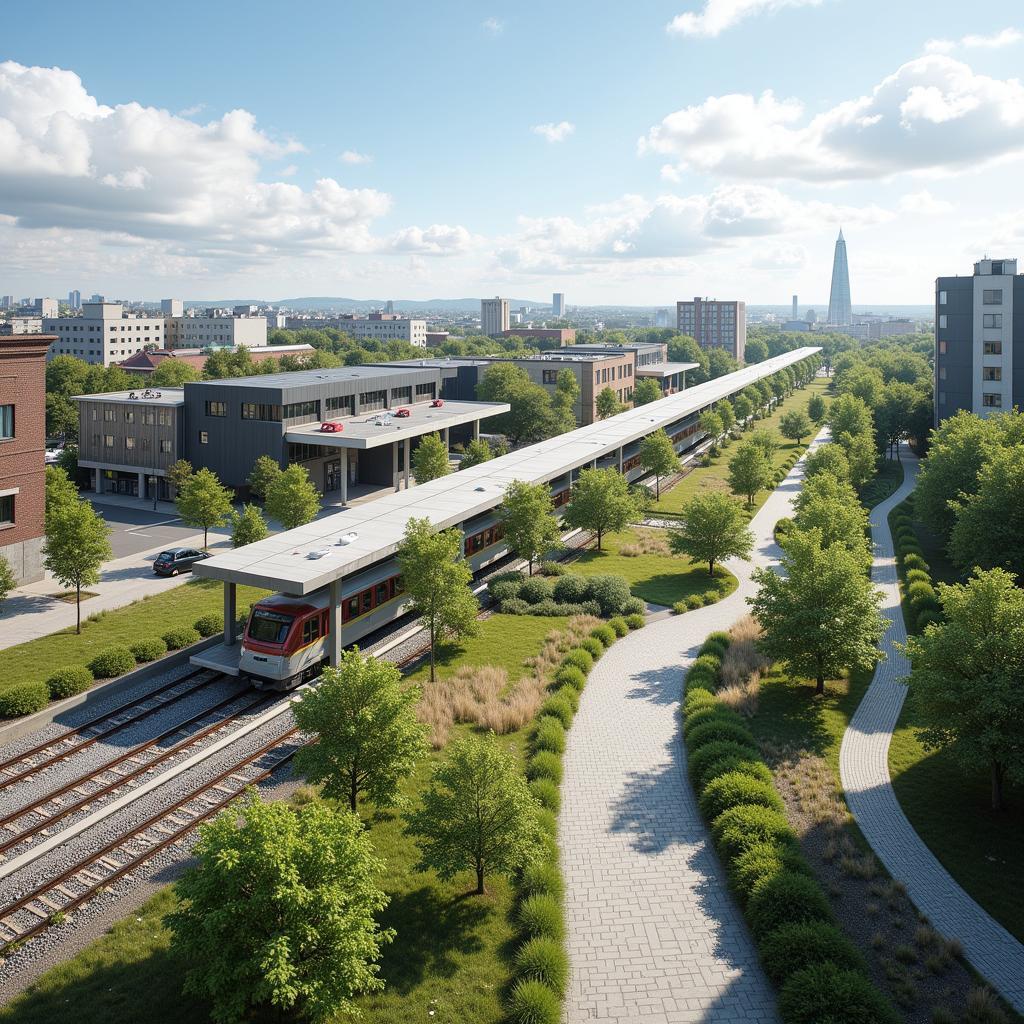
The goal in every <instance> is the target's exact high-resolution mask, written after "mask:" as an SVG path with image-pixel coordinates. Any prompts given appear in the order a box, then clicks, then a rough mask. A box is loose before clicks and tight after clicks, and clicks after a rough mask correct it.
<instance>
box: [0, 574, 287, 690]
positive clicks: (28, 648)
mask: <svg viewBox="0 0 1024 1024" xmlns="http://www.w3.org/2000/svg"><path fill="white" fill-rule="evenodd" d="M266 593H267V591H266V590H259V589H257V588H256V587H243V586H240V587H239V588H238V596H237V601H238V607H239V608H240V609H241V608H245V607H247V606H248V605H251V604H252V603H253V602H254V601H257V600H259V599H260V598H261V597H263V596H264V595H265V594H266ZM223 610H224V587H223V584H221V583H220V582H218V581H217V580H199V579H196V580H190V581H189V582H188V583H185V584H184V585H182V586H180V587H176V588H174V589H172V590H167V591H164V592H163V593H162V594H154V595H153V596H151V597H144V598H142V600H140V601H136V602H134V603H133V604H130V605H126V606H125V607H123V608H118V609H116V610H114V611H108V612H99V613H98V614H97V616H96V617H95V618H93V619H91V620H89V621H85V620H83V622H82V632H81V635H79V634H77V633H75V629H74V627H73V626H72V627H70V628H68V629H62V630H60V631H59V632H57V633H50V634H48V635H47V636H41V637H38V638H37V639H35V640H29V641H28V642H27V643H23V644H17V645H16V646H15V647H8V648H7V649H6V650H5V651H4V652H3V654H2V656H0V690H2V689H6V688H7V687H9V686H12V685H13V684H14V683H22V682H33V681H37V680H45V679H46V678H47V677H48V676H50V675H51V674H52V673H53V672H54V671H55V670H56V669H58V668H64V667H65V666H68V665H87V664H88V663H89V662H90V661H92V659H93V658H94V657H95V655H96V653H97V651H99V650H101V649H102V648H104V647H107V646H108V645H110V644H131V643H135V642H136V641H138V640H144V639H148V638H150V637H159V636H163V634H164V633H166V632H167V631H168V630H169V629H174V628H175V627H179V626H191V625H192V623H193V622H195V621H196V619H198V618H199V617H200V616H202V615H211V614H220V613H221V612H222V611H223Z"/></svg>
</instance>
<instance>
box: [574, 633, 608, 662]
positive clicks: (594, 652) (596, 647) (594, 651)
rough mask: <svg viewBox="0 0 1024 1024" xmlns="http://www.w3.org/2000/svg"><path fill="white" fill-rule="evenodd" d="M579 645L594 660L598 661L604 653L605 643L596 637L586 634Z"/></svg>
mask: <svg viewBox="0 0 1024 1024" xmlns="http://www.w3.org/2000/svg"><path fill="white" fill-rule="evenodd" d="M579 645H580V647H582V648H583V650H585V651H586V652H587V653H588V654H589V655H590V656H591V657H592V658H593V659H594V661H597V659H598V658H600V657H601V655H602V654H604V644H603V643H601V641H600V640H598V639H597V638H596V637H592V636H585V637H583V639H582V640H580V641H579Z"/></svg>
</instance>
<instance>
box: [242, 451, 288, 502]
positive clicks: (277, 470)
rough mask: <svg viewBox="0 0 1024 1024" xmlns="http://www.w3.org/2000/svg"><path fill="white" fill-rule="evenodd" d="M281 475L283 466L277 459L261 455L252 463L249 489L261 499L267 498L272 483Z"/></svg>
mask: <svg viewBox="0 0 1024 1024" xmlns="http://www.w3.org/2000/svg"><path fill="white" fill-rule="evenodd" d="M280 475H281V467H280V466H279V465H278V462H277V459H272V458H271V457H270V456H269V455H260V456H259V457H258V458H257V459H256V461H255V462H254V463H253V464H252V472H250V473H249V490H250V491H252V493H253V494H254V495H255V496H256V497H257V498H259V499H260V500H261V501H266V500H267V491H269V490H270V485H271V484H272V483H273V482H274V481H275V480H276V479H277V478H278V477H279V476H280Z"/></svg>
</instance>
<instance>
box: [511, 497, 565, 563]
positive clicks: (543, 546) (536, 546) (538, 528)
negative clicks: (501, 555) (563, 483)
mask: <svg viewBox="0 0 1024 1024" xmlns="http://www.w3.org/2000/svg"><path fill="white" fill-rule="evenodd" d="M499 512H500V515H501V519H502V522H503V523H504V525H505V542H506V543H507V544H508V546H509V548H510V550H512V551H513V552H514V553H515V554H517V555H518V556H519V557H520V558H525V559H526V561H527V563H528V564H529V567H530V575H533V563H534V561H535V560H536V559H538V558H542V557H543V556H544V553H545V552H547V551H550V550H551V549H552V548H555V547H558V546H559V544H560V543H561V540H562V534H561V530H560V528H559V526H558V520H557V519H556V518H555V507H554V505H553V504H552V501H551V488H550V487H549V486H548V485H547V484H528V483H525V482H524V481H522V480H513V481H512V482H511V483H510V484H509V485H508V486H507V487H506V488H505V497H504V500H503V501H502V503H501V508H500V509H499Z"/></svg>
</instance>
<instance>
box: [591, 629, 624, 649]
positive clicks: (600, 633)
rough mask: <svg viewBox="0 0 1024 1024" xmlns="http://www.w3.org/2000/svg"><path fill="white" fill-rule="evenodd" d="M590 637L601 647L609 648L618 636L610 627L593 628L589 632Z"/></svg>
mask: <svg viewBox="0 0 1024 1024" xmlns="http://www.w3.org/2000/svg"><path fill="white" fill-rule="evenodd" d="M590 635H591V637H593V638H594V639H595V640H597V641H598V642H599V643H600V644H601V645H602V646H603V647H611V645H612V644H613V643H615V641H616V640H617V639H618V637H619V634H618V633H617V632H616V631H615V630H614V629H612V627H611V626H595V627H594V628H593V629H592V630H591V631H590Z"/></svg>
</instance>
